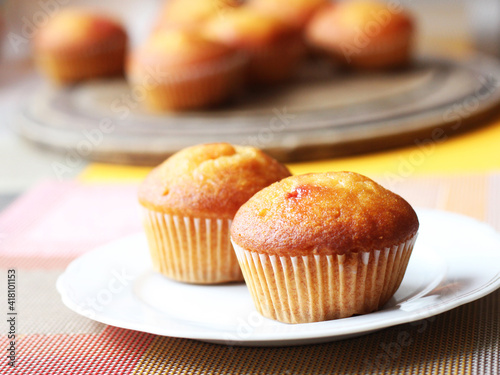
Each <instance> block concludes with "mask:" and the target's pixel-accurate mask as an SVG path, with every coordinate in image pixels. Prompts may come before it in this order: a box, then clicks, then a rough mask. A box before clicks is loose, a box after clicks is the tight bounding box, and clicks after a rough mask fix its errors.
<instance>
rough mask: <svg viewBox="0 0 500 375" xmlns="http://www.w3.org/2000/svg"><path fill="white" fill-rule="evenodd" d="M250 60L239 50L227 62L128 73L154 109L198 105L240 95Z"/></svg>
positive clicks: (215, 102) (213, 103) (195, 106)
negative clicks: (173, 69)
mask: <svg viewBox="0 0 500 375" xmlns="http://www.w3.org/2000/svg"><path fill="white" fill-rule="evenodd" d="M247 63H248V59H247V57H246V56H245V55H243V54H240V53H237V54H235V55H234V56H231V57H229V58H227V59H226V60H225V61H221V62H211V63H205V64H201V65H200V66H197V67H186V68H184V69H182V70H181V71H179V72H175V73H172V72H169V71H168V70H167V69H162V68H160V67H157V68H158V70H157V71H155V70H154V69H151V70H150V72H146V73H144V72H143V73H141V74H136V73H131V72H129V74H128V75H127V76H128V80H129V82H130V83H131V85H132V87H133V88H136V89H137V90H142V91H144V94H145V97H144V98H145V103H146V105H147V106H148V107H150V109H152V110H160V111H161V110H165V109H187V108H197V107H206V106H210V105H215V104H217V103H220V102H223V101H225V100H227V99H229V98H230V97H231V96H232V95H235V94H237V93H238V91H239V90H240V88H241V87H242V85H243V80H244V72H245V69H246V66H247ZM152 68H153V67H152Z"/></svg>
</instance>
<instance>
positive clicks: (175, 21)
mask: <svg viewBox="0 0 500 375" xmlns="http://www.w3.org/2000/svg"><path fill="white" fill-rule="evenodd" d="M239 5H240V2H239V1H236V0H167V2H166V3H165V5H164V6H163V8H162V9H161V10H160V16H159V17H158V20H157V22H156V27H157V28H199V27H200V25H201V24H202V23H203V22H205V21H206V20H208V19H209V18H211V17H224V15H225V13H226V12H227V11H228V10H231V9H233V8H236V7H238V6H239Z"/></svg>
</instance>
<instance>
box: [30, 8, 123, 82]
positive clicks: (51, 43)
mask: <svg viewBox="0 0 500 375" xmlns="http://www.w3.org/2000/svg"><path fill="white" fill-rule="evenodd" d="M33 47H34V58H35V63H36V65H37V67H38V69H39V70H40V71H41V72H42V73H43V74H44V75H46V76H47V77H48V78H49V79H50V80H51V81H53V82H54V83H57V84H69V83H74V82H77V81H82V80H86V79H92V78H99V77H108V76H114V75H118V74H122V73H123V68H124V61H125V54H126V49H127V35H126V33H125V30H124V29H123V27H122V26H121V25H120V24H119V23H118V22H117V21H115V20H113V19H112V18H109V17H106V16H103V15H100V14H94V13H91V12H89V11H85V10H81V9H66V10H62V11H61V12H59V13H57V14H55V15H54V16H53V17H52V18H51V19H50V20H49V22H48V23H47V25H46V26H45V27H42V28H41V29H40V30H39V32H38V34H37V35H36V37H35V39H34V46H33Z"/></svg>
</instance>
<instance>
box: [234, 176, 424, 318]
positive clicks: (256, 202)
mask: <svg viewBox="0 0 500 375" xmlns="http://www.w3.org/2000/svg"><path fill="white" fill-rule="evenodd" d="M418 226H419V224H418V219H417V215H416V214H415V212H414V211H413V209H412V207H411V206H410V205H409V204H408V203H407V202H406V201H405V200H404V199H403V198H401V197H400V196H398V195H396V194H394V193H392V192H390V191H388V190H386V189H384V188H383V187H382V186H380V185H378V184H377V183H375V182H374V181H372V180H370V179H369V178H367V177H364V176H362V175H359V174H357V173H352V172H329V173H317V174H306V175H300V176H293V177H289V178H286V179H284V180H282V181H280V182H277V183H275V184H272V185H270V186H269V187H267V188H265V189H263V190H261V191H260V192H258V193H257V194H255V195H254V196H253V197H252V198H251V199H250V200H249V201H248V202H247V203H245V204H244V205H243V206H242V207H241V208H240V209H239V210H238V212H237V214H236V216H235V218H234V220H233V224H232V227H231V238H232V242H233V246H234V249H235V251H236V255H237V257H238V261H239V263H240V266H241V269H242V271H243V276H244V278H245V281H246V283H247V285H248V287H249V289H250V292H251V295H252V298H253V300H254V303H255V306H256V308H257V310H258V311H259V312H260V313H261V314H262V315H264V316H265V317H267V318H271V319H275V320H279V321H281V322H285V323H309V322H317V321H323V320H330V319H337V318H345V317H349V316H352V315H354V314H366V313H370V312H372V311H375V310H377V309H380V308H381V307H382V306H383V305H384V304H385V303H386V302H387V301H388V300H389V299H390V298H391V296H392V295H393V294H394V293H395V292H396V290H397V289H398V287H399V285H400V283H401V280H402V279H403V275H404V273H405V270H406V266H407V264H408V260H409V258H410V255H411V252H412V249H413V245H414V243H415V239H416V236H417V230H418Z"/></svg>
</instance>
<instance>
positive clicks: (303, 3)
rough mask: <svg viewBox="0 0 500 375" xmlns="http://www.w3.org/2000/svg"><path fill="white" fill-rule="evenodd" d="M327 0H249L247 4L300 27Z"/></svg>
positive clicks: (326, 2) (327, 2)
mask: <svg viewBox="0 0 500 375" xmlns="http://www.w3.org/2000/svg"><path fill="white" fill-rule="evenodd" d="M329 3H330V2H329V1H328V0H250V1H249V2H248V5H249V6H250V7H252V8H255V9H257V10H259V11H261V12H262V13H265V14H269V15H272V16H274V17H276V18H278V19H280V20H281V21H283V22H285V23H287V24H290V25H292V26H294V27H296V28H299V29H302V28H303V27H304V26H305V25H306V24H307V22H308V21H309V20H310V19H311V17H312V16H313V15H314V14H315V13H316V12H317V11H318V10H319V9H321V8H322V7H323V6H325V5H327V4H329Z"/></svg>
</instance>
